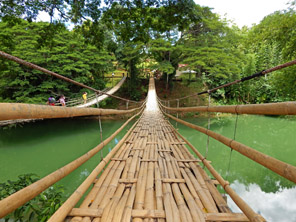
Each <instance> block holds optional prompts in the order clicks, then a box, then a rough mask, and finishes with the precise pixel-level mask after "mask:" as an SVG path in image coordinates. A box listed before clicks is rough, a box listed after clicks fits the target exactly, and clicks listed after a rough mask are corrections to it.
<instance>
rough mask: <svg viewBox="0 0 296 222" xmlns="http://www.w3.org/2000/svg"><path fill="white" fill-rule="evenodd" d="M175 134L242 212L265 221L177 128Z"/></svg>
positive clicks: (251, 218)
mask: <svg viewBox="0 0 296 222" xmlns="http://www.w3.org/2000/svg"><path fill="white" fill-rule="evenodd" d="M168 123H169V124H170V125H171V126H172V124H171V123H170V122H169V121H168ZM172 128H173V129H174V132H175V133H176V134H177V135H178V136H179V137H180V138H181V139H182V140H183V141H184V142H186V144H187V145H188V146H189V147H190V148H191V150H192V151H193V152H194V153H195V154H196V155H197V156H198V157H199V159H200V160H201V161H202V162H203V164H204V165H205V166H206V167H207V169H208V170H209V171H210V173H211V174H212V175H213V176H214V177H215V178H216V179H217V180H218V182H219V183H220V184H221V186H222V187H223V189H224V190H225V191H226V192H227V193H228V194H229V196H230V197H231V199H232V200H233V201H234V202H235V203H236V205H237V206H238V207H239V208H240V209H241V210H242V212H243V213H244V214H245V215H246V216H247V217H248V218H249V219H250V221H254V222H255V221H256V222H259V221H261V222H262V221H265V220H264V219H263V218H262V217H261V216H260V215H258V214H256V213H255V212H254V211H253V210H252V208H250V206H249V205H248V204H247V203H246V202H245V201H244V200H243V199H241V198H240V196H239V195H237V193H236V192H235V191H234V190H233V189H232V188H231V187H230V185H229V183H228V182H227V181H226V180H224V179H223V177H222V176H221V175H220V174H219V173H218V172H217V171H216V170H215V169H214V168H213V167H212V165H211V164H210V161H208V160H207V159H205V158H204V156H203V155H202V154H201V153H200V152H198V151H197V149H196V148H195V147H194V146H193V145H192V144H191V143H190V142H189V141H188V140H187V139H186V138H185V137H183V136H182V135H181V134H180V133H179V132H178V131H177V130H175V128H174V127H173V126H172Z"/></svg>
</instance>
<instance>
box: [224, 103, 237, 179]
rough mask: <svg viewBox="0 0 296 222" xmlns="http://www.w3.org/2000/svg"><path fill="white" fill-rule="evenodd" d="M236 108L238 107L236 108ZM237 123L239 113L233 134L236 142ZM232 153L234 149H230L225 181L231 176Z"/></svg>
mask: <svg viewBox="0 0 296 222" xmlns="http://www.w3.org/2000/svg"><path fill="white" fill-rule="evenodd" d="M236 107H237V106H236ZM235 109H236V108H235ZM237 121H238V113H236V119H235V125H234V132H233V140H235V137H236V129H237ZM232 151H233V149H232V148H230V154H229V162H228V168H227V171H226V176H225V180H227V179H228V176H229V170H230V163H231V157H232Z"/></svg>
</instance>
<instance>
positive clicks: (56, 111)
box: [0, 62, 296, 222]
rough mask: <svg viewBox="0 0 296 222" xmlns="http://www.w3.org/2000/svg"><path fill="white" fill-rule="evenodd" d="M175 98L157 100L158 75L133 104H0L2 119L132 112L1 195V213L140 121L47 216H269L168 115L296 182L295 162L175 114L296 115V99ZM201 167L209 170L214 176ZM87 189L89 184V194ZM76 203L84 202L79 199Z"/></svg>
mask: <svg viewBox="0 0 296 222" xmlns="http://www.w3.org/2000/svg"><path fill="white" fill-rule="evenodd" d="M294 63H295V62H294ZM256 75H257V76H258V74H256ZM260 75H262V73H260ZM67 81H68V80H67ZM74 84H77V83H74ZM83 87H85V86H83ZM85 88H87V87H85ZM89 88H90V87H89ZM92 90H93V91H95V92H97V93H105V92H98V90H95V89H92ZM207 92H209V91H207ZM110 96H112V97H115V98H119V97H116V96H114V95H110ZM119 99H122V98H119ZM124 101H126V102H127V103H129V102H130V103H132V102H133V101H130V100H126V99H124ZM177 102H178V103H177V107H171V106H170V105H169V104H170V103H169V101H161V100H159V99H158V98H157V95H156V91H155V85H154V79H153V78H150V82H149V92H148V96H147V99H146V100H145V101H143V102H140V103H136V104H137V105H138V107H136V108H133V109H128V110H113V109H98V108H78V107H54V106H52V107H51V106H40V105H33V104H7V103H0V120H12V119H38V118H68V117H76V116H91V115H93V116H104V115H132V116H131V117H130V118H129V119H128V120H127V121H126V122H125V123H124V124H123V125H122V126H121V127H120V128H119V129H118V130H117V131H115V132H114V133H113V134H112V135H111V136H110V137H109V138H107V139H106V140H104V141H102V140H101V143H100V144H99V145H98V146H96V147H95V148H93V149H92V150H90V151H89V152H87V153H86V154H84V155H83V156H81V157H79V158H78V159H76V160H74V161H72V162H70V163H69V164H67V165H65V166H64V167H62V168H60V169H58V170H57V171H55V172H53V173H51V174H49V175H47V176H45V177H44V178H42V179H40V180H39V181H37V182H35V183H33V184H31V185H29V186H28V187H25V188H23V189H22V190H20V191H18V192H16V193H14V194H12V195H11V196H9V197H7V198H5V199H3V200H1V201H0V218H2V217H4V216H5V215H7V214H9V213H11V212H13V211H14V210H15V209H17V208H18V207H20V206H22V205H23V204H25V203H26V202H28V201H29V200H31V199H33V198H34V197H35V196H37V195H38V194H40V193H41V192H43V191H44V190H45V189H47V188H48V187H50V186H51V185H53V184H54V183H56V182H57V181H59V180H61V179H62V178H64V177H65V176H67V175H68V174H70V173H71V172H72V171H73V170H75V169H76V168H78V167H79V166H81V165H82V164H83V163H85V162H86V161H87V160H89V159H90V158H91V157H93V156H94V155H95V154H96V153H98V152H99V151H100V150H102V149H103V147H105V145H106V144H108V143H109V142H110V141H111V140H112V139H113V138H115V136H116V135H117V134H118V133H119V132H120V131H122V130H123V129H124V128H125V127H126V126H127V124H129V123H130V122H131V121H135V123H134V124H133V126H132V127H131V128H130V129H129V131H128V132H127V133H126V134H125V136H124V137H123V138H122V139H121V140H120V141H119V143H118V144H117V145H116V146H115V147H114V148H113V149H112V150H111V152H110V153H109V154H108V155H106V156H105V157H104V158H102V159H101V161H100V162H99V163H98V165H97V167H96V168H95V169H94V170H93V171H92V173H91V174H90V175H89V176H88V177H87V178H86V179H85V181H84V182H83V183H82V184H81V185H80V186H79V187H78V188H77V189H76V191H75V192H74V193H73V194H72V195H71V196H70V197H69V198H68V199H67V201H66V202H65V203H64V204H63V205H62V206H61V207H60V208H59V209H58V210H57V211H56V212H55V213H54V214H53V215H52V217H51V218H50V219H49V221H52V222H56V221H71V222H77V221H83V222H87V221H93V222H98V221H104V222H105V221H131V220H132V221H169V222H177V221H265V219H264V218H263V217H262V216H261V215H259V214H258V213H256V212H255V211H254V210H252V208H251V207H250V206H248V205H247V204H246V203H245V201H244V200H243V199H242V198H240V197H239V195H238V194H236V193H235V191H234V190H233V189H232V188H231V187H230V184H229V182H228V181H226V180H225V179H223V178H222V176H221V175H220V174H219V173H218V172H217V171H216V170H215V169H214V168H213V167H212V165H211V162H210V161H209V160H208V159H207V158H206V157H204V156H203V155H202V154H201V153H200V152H199V151H198V150H197V149H196V148H195V147H193V146H192V145H191V144H190V142H189V141H187V140H186V139H185V138H184V137H183V136H182V135H181V134H180V133H179V132H178V131H177V130H175V128H174V127H173V126H172V125H171V124H170V122H169V121H168V118H170V119H173V120H175V121H177V122H178V123H181V124H184V125H186V126H188V127H190V128H192V129H194V130H198V131H200V132H202V133H204V134H206V135H208V136H209V137H212V138H214V139H216V140H218V141H220V142H221V143H223V144H225V145H227V146H228V147H230V148H231V149H233V150H235V151H237V152H239V153H241V154H242V155H244V156H246V157H248V158H250V159H251V160H253V161H255V162H257V163H259V164H261V165H263V166H264V167H266V168H268V169H270V170H272V171H274V172H275V173H277V174H279V175H281V176H282V177H284V178H286V179H288V180H290V181H292V182H294V183H296V167H295V166H292V165H290V164H287V163H285V162H282V161H280V160H277V159H275V158H273V157H270V156H268V155H266V154H264V153H261V152H258V151H256V150H255V149H252V148H251V147H248V146H247V145H244V144H242V143H239V142H237V141H235V139H234V138H227V137H225V136H222V135H220V134H218V133H215V132H213V131H211V130H210V128H208V129H205V128H202V127H200V126H196V125H194V124H191V123H188V122H185V121H184V120H181V119H179V118H178V115H177V117H176V116H174V115H173V114H172V113H173V112H196V111H198V112H222V113H223V112H224V113H234V114H237V115H238V114H256V115H265V114H267V115H296V103H295V102H284V103H271V104H256V105H235V106H203V107H200V106H199V107H179V100H177ZM101 139H102V137H101ZM188 147H189V148H190V149H191V151H192V152H193V153H195V156H194V155H192V154H191V152H190V151H189V150H188ZM203 166H204V167H206V168H207V169H208V171H209V172H210V174H211V175H210V176H209V175H208V174H207V173H206V172H205V170H204V169H203ZM218 186H220V187H221V188H222V189H224V190H225V192H226V193H227V194H228V195H229V197H230V198H232V200H233V201H234V202H235V203H236V205H237V206H238V207H239V208H240V209H241V211H242V213H233V212H232V211H231V209H230V208H229V206H228V204H227V201H226V200H225V199H224V197H223V196H222V194H221V193H220V192H219V191H218V189H217V187H218ZM89 188H91V190H90V192H88V193H87V194H86V192H87V190H88V189H89ZM254 198H256V197H254ZM78 202H80V203H81V204H80V205H77V204H78Z"/></svg>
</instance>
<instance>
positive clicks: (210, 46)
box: [0, 0, 296, 104]
mask: <svg viewBox="0 0 296 222" xmlns="http://www.w3.org/2000/svg"><path fill="white" fill-rule="evenodd" d="M295 2H296V1H290V4H289V5H288V6H287V9H286V10H284V11H276V12H274V13H272V14H270V15H268V16H266V17H265V18H264V19H263V20H262V21H261V22H260V24H257V25H253V26H252V27H250V28H248V27H242V28H239V27H237V26H236V25H235V24H233V23H231V22H230V21H228V20H226V19H221V18H220V17H219V15H217V14H215V13H213V12H212V10H211V9H210V8H208V7H201V6H200V5H198V4H196V3H195V2H194V1H193V0H183V1H176V0H166V1H159V0H146V1H144V0H135V1H128V0H120V1H115V0H114V1H107V0H105V1H98V0H81V1H72V0H65V1H63V0H47V1H45V0H43V1H31V0H14V1H10V0H3V1H1V2H0V49H1V50H2V51H4V52H7V53H9V54H12V55H14V56H17V57H19V58H22V59H24V60H27V61H29V62H32V63H35V64H37V65H39V66H42V67H44V68H46V69H49V70H51V71H54V72H56V73H59V74H61V75H64V76H66V77H69V78H71V79H74V80H76V81H79V82H81V83H84V84H87V85H89V86H92V87H95V88H97V89H103V88H104V87H105V84H106V82H105V80H104V79H103V78H102V77H103V76H104V74H105V73H108V72H112V71H114V70H115V69H117V68H119V67H120V68H124V69H126V70H127V72H128V74H129V81H130V83H129V84H130V87H129V88H128V89H129V90H130V93H131V94H135V93H136V92H135V90H136V87H135V86H136V84H137V81H138V78H139V77H140V76H142V75H143V70H145V69H146V70H147V69H149V70H150V71H151V70H158V71H159V72H162V73H163V78H164V79H165V80H166V79H167V80H168V81H171V80H172V79H173V77H174V75H175V73H176V69H177V68H178V64H188V66H187V67H188V68H190V69H191V70H194V71H195V72H196V74H195V78H196V79H197V80H198V81H201V82H203V85H204V87H205V88H206V89H208V88H213V87H216V86H218V85H220V84H224V83H227V82H230V81H233V80H236V79H240V78H242V77H246V76H249V75H252V74H254V73H256V72H259V71H262V70H264V69H267V68H271V67H273V66H276V65H279V64H282V63H285V62H288V61H291V60H293V59H295V57H296V54H295V50H296V29H295V27H296V12H295ZM41 13H45V14H47V15H49V17H50V22H40V21H39V22H38V21H37V19H38V16H39V15H40V14H41ZM69 24H71V25H72V26H74V27H73V28H69ZM295 71H296V67H290V68H286V69H283V70H281V71H276V72H274V73H272V74H268V75H266V77H265V78H264V77H263V78H260V79H254V80H250V81H247V82H244V83H243V84H237V85H234V86H231V87H228V88H225V89H221V90H218V91H217V92H215V93H214V94H213V97H214V98H216V100H217V101H219V102H220V103H223V104H230V103H231V104H232V103H263V102H265V103H266V102H279V101H290V100H295V99H296V74H295ZM169 86H171V87H172V84H169ZM82 91H83V89H81V88H79V87H77V86H75V85H71V84H69V83H67V82H63V81H61V80H58V79H54V78H53V77H51V76H48V75H46V74H43V73H41V72H39V71H36V70H31V69H29V68H27V67H24V66H21V65H18V64H16V63H14V62H12V61H9V60H6V59H4V58H0V102H25V103H43V104H44V103H45V101H46V99H47V97H48V95H50V94H64V95H66V96H69V97H74V96H75V95H76V94H80V93H81V92H82ZM136 98H137V97H136Z"/></svg>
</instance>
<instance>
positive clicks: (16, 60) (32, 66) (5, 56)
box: [0, 51, 141, 103]
mask: <svg viewBox="0 0 296 222" xmlns="http://www.w3.org/2000/svg"><path fill="white" fill-rule="evenodd" d="M0 57H3V58H6V59H9V60H11V61H14V62H17V63H19V64H22V65H25V66H27V67H30V68H32V69H36V70H39V71H41V72H44V73H46V74H48V75H51V76H54V77H56V78H59V79H62V80H64V81H66V82H70V83H72V84H75V85H78V86H80V87H83V88H86V89H90V90H92V91H94V92H96V93H100V94H105V95H107V96H110V97H113V98H116V99H120V100H124V101H129V102H133V103H141V102H138V101H134V100H129V99H125V98H122V97H119V96H115V95H112V94H109V93H106V92H103V91H101V90H97V89H94V88H92V87H90V86H87V85H84V84H82V83H80V82H77V81H74V80H72V79H70V78H67V77H65V76H62V75H59V74H57V73H55V72H52V71H49V70H47V69H45V68H42V67H40V66H37V65H35V64H33V63H30V62H27V61H25V60H22V59H20V58H18V57H15V56H12V55H10V54H8V53H5V52H3V51H0Z"/></svg>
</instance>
